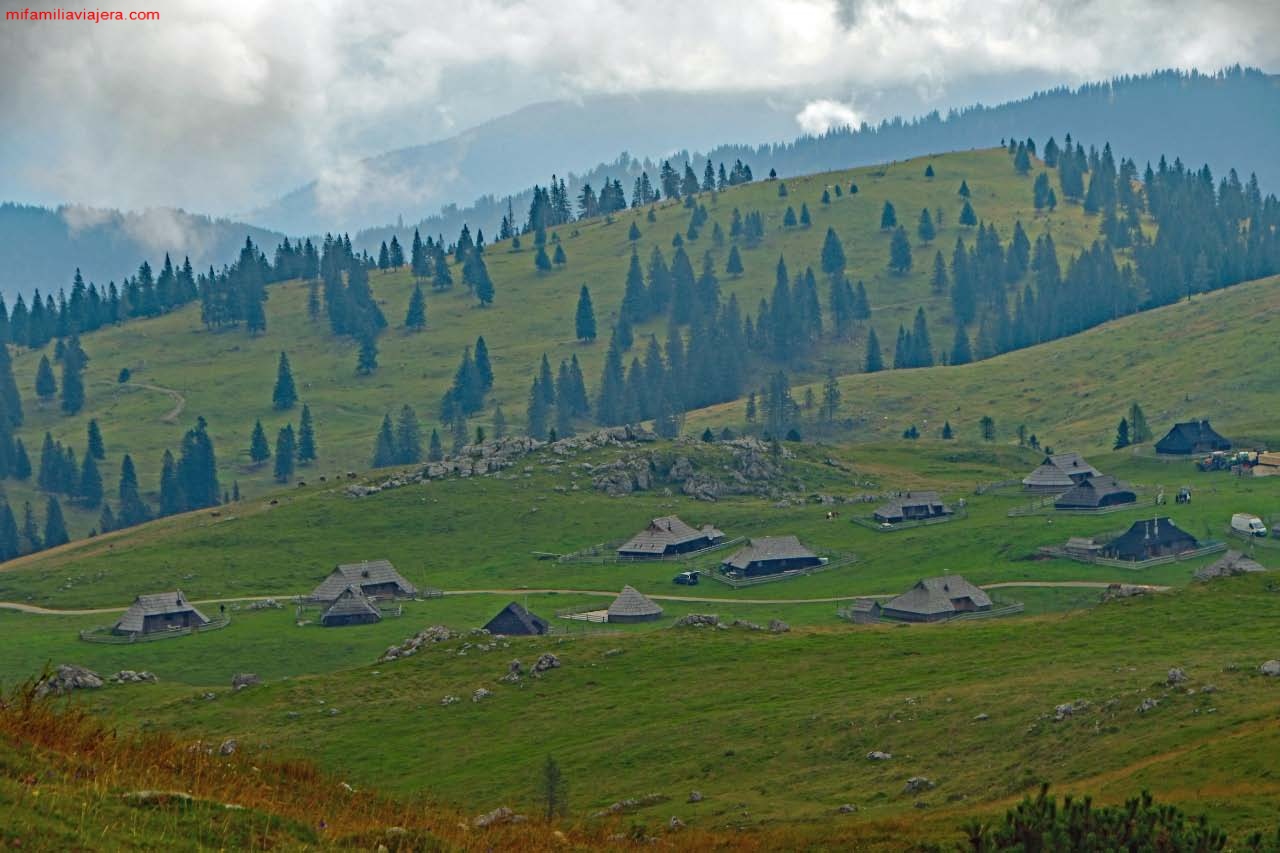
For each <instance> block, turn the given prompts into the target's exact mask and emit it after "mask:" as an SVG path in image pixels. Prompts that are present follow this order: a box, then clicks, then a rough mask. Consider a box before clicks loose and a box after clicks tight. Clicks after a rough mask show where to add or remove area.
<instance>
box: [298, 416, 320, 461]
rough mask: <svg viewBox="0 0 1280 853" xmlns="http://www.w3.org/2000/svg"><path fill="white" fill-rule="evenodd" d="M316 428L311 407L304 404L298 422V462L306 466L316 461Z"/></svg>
mask: <svg viewBox="0 0 1280 853" xmlns="http://www.w3.org/2000/svg"><path fill="white" fill-rule="evenodd" d="M316 455H317V451H316V427H315V424H314V423H313V422H312V420H311V407H310V406H308V405H307V404H305V403H303V405H302V416H301V418H300V419H299V421H298V462H300V463H301V464H303V465H306V464H308V463H310V462H314V461H316Z"/></svg>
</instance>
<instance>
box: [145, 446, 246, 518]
mask: <svg viewBox="0 0 1280 853" xmlns="http://www.w3.org/2000/svg"><path fill="white" fill-rule="evenodd" d="M263 443H266V438H265V437H264V438H263ZM186 505H187V499H186V496H185V495H183V493H182V480H181V478H180V477H179V476H178V463H177V462H176V461H175V460H174V458H173V454H172V453H170V452H169V451H168V450H166V451H165V452H164V458H163V459H162V460H161V462H160V515H162V516H165V515H173V514H175V513H179V512H182V510H183V508H184V507H185V506H186Z"/></svg>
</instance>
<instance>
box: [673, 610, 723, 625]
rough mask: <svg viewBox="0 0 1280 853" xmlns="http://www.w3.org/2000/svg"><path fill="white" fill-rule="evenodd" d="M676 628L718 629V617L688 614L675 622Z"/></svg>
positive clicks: (711, 614) (705, 614)
mask: <svg viewBox="0 0 1280 853" xmlns="http://www.w3.org/2000/svg"><path fill="white" fill-rule="evenodd" d="M675 627H677V628H718V627H720V617H719V616H717V615H715V614H714V613H689V614H687V615H685V616H681V617H680V618H679V619H677V620H676V622H675Z"/></svg>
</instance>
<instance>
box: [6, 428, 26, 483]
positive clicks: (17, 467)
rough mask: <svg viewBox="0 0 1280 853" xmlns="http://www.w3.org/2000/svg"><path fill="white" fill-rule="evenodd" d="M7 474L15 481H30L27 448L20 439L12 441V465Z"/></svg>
mask: <svg viewBox="0 0 1280 853" xmlns="http://www.w3.org/2000/svg"><path fill="white" fill-rule="evenodd" d="M9 473H10V474H11V475H12V476H13V478H14V479H16V480H24V481H25V480H29V479H31V458H30V457H29V456H27V446H26V445H25V444H23V443H22V439H20V438H15V439H14V441H13V465H12V466H11V470H10V472H9Z"/></svg>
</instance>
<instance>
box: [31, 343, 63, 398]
mask: <svg viewBox="0 0 1280 853" xmlns="http://www.w3.org/2000/svg"><path fill="white" fill-rule="evenodd" d="M57 394H58V380H57V379H55V378H54V376H53V367H52V366H51V365H50V364H49V357H48V356H47V355H42V356H40V366H39V367H37V368H36V396H37V397H39V398H40V399H41V400H44V401H46V402H47V401H49V400H52V399H53V398H54V397H56V396H57Z"/></svg>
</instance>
